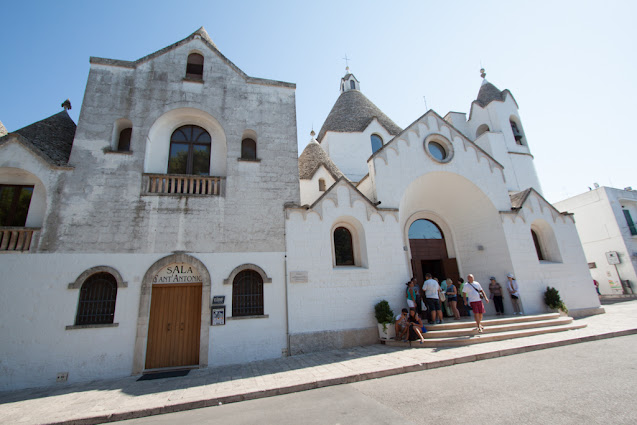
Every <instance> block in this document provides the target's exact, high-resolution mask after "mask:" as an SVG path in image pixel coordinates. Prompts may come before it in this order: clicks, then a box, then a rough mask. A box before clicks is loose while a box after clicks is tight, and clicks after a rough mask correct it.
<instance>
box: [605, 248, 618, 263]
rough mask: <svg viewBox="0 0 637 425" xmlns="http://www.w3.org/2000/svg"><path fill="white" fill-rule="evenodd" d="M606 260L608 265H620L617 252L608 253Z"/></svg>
mask: <svg viewBox="0 0 637 425" xmlns="http://www.w3.org/2000/svg"><path fill="white" fill-rule="evenodd" d="M606 260H608V264H610V265H613V264H619V255H617V251H608V252H607V253H606Z"/></svg>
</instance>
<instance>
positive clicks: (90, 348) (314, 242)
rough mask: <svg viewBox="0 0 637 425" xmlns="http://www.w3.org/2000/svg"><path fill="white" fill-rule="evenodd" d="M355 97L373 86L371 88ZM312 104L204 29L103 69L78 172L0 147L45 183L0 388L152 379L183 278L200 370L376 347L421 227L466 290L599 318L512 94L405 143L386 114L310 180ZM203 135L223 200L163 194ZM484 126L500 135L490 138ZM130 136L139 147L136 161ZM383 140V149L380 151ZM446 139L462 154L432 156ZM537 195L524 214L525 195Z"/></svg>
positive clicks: (18, 273)
mask: <svg viewBox="0 0 637 425" xmlns="http://www.w3.org/2000/svg"><path fill="white" fill-rule="evenodd" d="M192 53H197V54H200V55H202V56H203V57H204V65H203V76H202V78H200V79H192V78H187V77H184V71H185V69H186V63H187V60H188V56H189V55H190V54H192ZM351 82H353V83H354V87H351V84H352V83H351ZM342 83H343V84H344V86H343V89H342V90H344V91H347V90H355V91H360V84H359V82H358V80H356V78H355V77H354V76H353V75H351V74H348V75H347V76H346V78H344V79H343V81H342ZM347 85H349V86H348V87H346V86H347ZM294 89H295V86H294V85H293V84H290V83H283V82H278V81H271V80H263V79H258V78H253V77H249V76H247V75H245V74H244V73H243V72H242V71H241V70H239V69H238V68H237V67H236V66H235V65H234V64H232V63H231V62H229V61H228V60H227V59H226V58H225V57H224V56H223V55H221V54H220V53H219V52H218V50H217V49H216V47H215V46H214V44H213V43H212V41H211V40H210V39H209V37H208V35H207V34H206V33H205V31H204V30H199V31H197V32H195V33H194V34H192V35H191V36H189V37H188V38H186V39H184V40H182V41H180V42H177V43H175V44H174V45H172V46H168V47H166V48H165V49H162V50H160V51H158V52H155V53H153V54H151V55H149V56H146V57H144V58H141V59H139V60H138V61H134V62H127V61H118V60H111V59H100V58H91V70H90V73H89V77H88V83H87V88H86V92H85V96H84V101H83V104H82V112H81V115H80V118H79V122H78V123H77V129H76V131H75V135H74V139H73V145H72V150H71V152H70V157H69V158H68V162H67V163H65V164H64V165H60V164H57V163H54V162H52V161H50V160H47V158H46V155H44V154H42V152H39V151H38V148H37V147H34V146H33V145H32V144H31V143H30V142H29V141H28V140H26V139H25V138H24V137H21V136H19V135H18V134H17V133H9V134H8V135H6V136H3V137H2V138H0V184H3V185H18V184H19V185H33V186H34V192H33V196H32V200H31V204H30V208H29V212H28V217H27V221H26V225H25V227H26V228H33V229H32V230H33V232H34V239H33V242H32V244H31V246H30V248H29V249H28V250H27V251H25V252H12V251H11V250H7V251H5V252H2V253H1V254H0V266H1V267H2V269H3V271H4V273H3V276H2V280H1V281H0V312H1V313H0V314H1V316H0V318H1V319H2V320H0V341H2V344H0V370H1V371H2V374H0V390H10V389H16V388H25V387H34V386H42V385H54V384H55V385H63V384H56V383H55V381H56V377H57V375H58V374H60V373H68V382H80V381H87V380H92V379H104V378H109V377H118V376H127V375H131V374H134V375H135V374H140V373H143V372H144V371H145V370H146V366H145V365H146V363H145V361H147V359H148V347H149V346H150V344H149V339H150V338H151V336H150V329H151V324H150V323H151V321H152V319H151V318H152V314H151V313H152V312H153V311H158V310H153V309H154V308H155V307H153V303H152V301H153V290H154V289H153V288H154V286H153V280H154V278H155V277H156V276H158V275H159V274H160V273H163V272H164V271H165V270H166V267H168V266H169V265H171V264H186V265H188V266H191V267H192V268H193V269H194V270H195V271H196V274H197V276H199V279H200V280H201V281H200V282H197V284H199V283H200V284H201V318H200V319H201V320H200V325H199V328H198V329H196V335H197V336H198V337H199V345H198V347H199V356H198V359H199V361H198V363H197V364H191V366H194V367H207V366H219V365H226V364H231V363H246V362H250V361H254V360H258V359H267V358H275V357H279V356H282V355H288V354H292V355H294V354H297V353H302V352H308V351H314V350H321V349H326V348H331V347H348V346H354V345H361V344H372V343H375V342H376V340H377V327H376V323H375V320H374V314H373V306H374V304H376V303H377V302H378V301H380V300H382V299H386V300H388V301H389V303H390V305H391V307H392V308H393V309H394V311H395V312H398V311H399V310H400V309H401V308H403V307H405V306H406V305H405V304H406V303H405V297H404V288H405V285H404V283H405V282H406V281H407V280H408V279H409V278H410V277H411V276H412V273H413V269H412V260H413V259H414V256H413V253H412V251H411V247H410V246H411V245H410V240H409V236H408V231H409V227H410V225H411V224H412V223H413V222H414V221H416V220H419V219H426V220H431V221H432V222H435V223H436V224H437V226H438V227H439V228H440V230H441V231H442V233H444V243H445V246H444V247H445V249H446V251H445V252H446V254H447V255H448V258H449V259H452V260H453V261H455V263H457V270H458V272H459V274H460V275H461V276H466V275H467V274H469V273H473V274H474V275H475V276H476V280H478V281H480V282H482V283H483V284H485V285H486V284H487V282H488V278H489V276H491V275H494V276H497V277H498V279H499V280H500V282H501V283H502V284H504V281H505V280H506V279H505V276H506V274H507V273H514V274H515V275H516V276H517V278H518V282H519V283H520V285H521V292H522V304H523V307H524V310H525V311H526V312H527V313H537V312H543V311H545V309H546V308H545V306H544V304H543V302H542V299H541V294H542V293H543V291H544V289H545V287H546V286H555V287H556V288H558V289H559V290H560V293H561V294H562V297H563V299H564V301H565V302H566V304H567V306H568V307H569V308H570V309H571V311H572V312H574V314H587V313H589V314H590V313H594V312H596V311H597V309H598V307H599V301H598V299H597V297H596V296H595V294H594V292H592V291H591V289H592V287H591V286H590V285H589V280H590V277H589V275H588V269H587V266H586V260H585V258H584V253H583V251H582V248H581V246H580V245H579V239H578V237H577V232H576V231H575V227H574V226H573V219H572V216H570V215H565V214H560V213H559V212H558V211H557V210H555V209H554V208H553V207H552V206H551V205H550V204H548V203H547V202H546V201H545V200H544V199H543V198H542V196H541V192H540V187H539V183H538V179H537V175H536V173H535V169H534V167H533V157H532V156H531V154H530V151H529V147H528V144H527V143H526V136H524V138H523V139H522V140H523V143H522V145H520V144H518V143H517V142H516V140H515V139H514V136H513V134H512V133H511V128H510V124H509V122H510V120H512V119H513V120H517V124H518V126H519V129H520V130H522V125H521V121H520V119H519V114H518V112H517V105H516V104H515V101H514V100H513V98H512V96H511V95H510V94H509V93H508V92H506V91H505V92H504V97H503V99H504V100H501V101H500V100H498V101H493V102H490V103H489V104H487V105H486V106H485V107H482V106H480V105H478V104H476V103H475V102H474V104H472V107H471V108H472V109H471V115H470V119H469V120H466V118H465V114H462V113H450V114H448V115H447V116H446V117H445V119H443V118H442V117H441V116H439V115H438V114H436V113H435V112H433V111H429V112H428V113H426V114H425V115H423V116H421V117H420V118H418V119H417V120H416V121H414V122H413V123H412V124H411V125H410V126H408V127H407V128H406V129H404V130H403V131H402V132H400V131H399V129H396V128H393V129H392V130H391V131H390V130H388V129H386V128H385V125H387V123H388V122H390V121H387V120H388V118H387V119H386V117H381V118H380V119H377V118H375V117H374V116H372V117H364V116H363V117H359V118H362V121H360V122H364V123H365V126H364V128H362V129H360V131H347V132H338V131H329V130H328V131H327V132H326V133H325V135H324V137H322V139H321V145H320V146H319V148H321V147H322V149H324V152H323V151H321V150H318V151H315V152H318V153H320V155H323V154H324V153H325V152H326V153H327V154H328V156H329V159H330V160H331V161H332V162H333V164H331V165H327V164H326V165H320V166H317V167H315V168H314V167H313V168H311V169H310V170H306V171H307V172H308V173H309V172H310V171H311V173H312V175H311V176H306V177H303V178H300V176H299V170H300V168H301V167H300V164H299V159H298V149H297V141H296V120H295V116H296V115H295V114H296V112H295V97H294V96H295V95H294ZM358 99H359V100H360V99H361V98H360V97H359V98H358ZM365 102H368V101H367V100H365ZM372 106H373V105H372ZM374 108H375V107H374ZM376 111H377V112H379V110H377V109H376ZM377 112H375V113H377ZM368 118H369V119H368ZM383 123H385V124H383ZM184 125H194V126H197V127H200V128H202V129H204V130H206V131H207V133H208V134H209V135H210V139H211V148H210V151H211V157H210V169H209V174H210V176H212V177H215V178H217V179H218V181H219V182H220V183H219V184H220V185H221V190H220V191H219V192H218V193H215V194H213V195H211V194H202V193H185V192H184V193H174V191H172V190H173V189H171V192H161V193H159V192H156V191H154V190H155V189H153V184H152V183H150V181H151V180H150V179H151V178H153V176H159V177H160V178H168V177H170V176H169V175H167V172H168V161H169V156H170V149H171V141H170V139H171V135H172V134H173V133H174V132H175V130H176V129H178V128H180V127H181V126H184ZM391 125H394V126H395V124H393V123H391ZM481 125H487V126H488V127H489V129H488V131H486V132H484V133H483V134H481V135H480V136H479V137H477V138H476V135H475V134H476V133H477V132H478V129H479V127H480V126H481ZM126 128H132V137H131V141H130V150H129V151H124V152H118V151H117V148H118V138H119V134H120V132H121V131H122V130H123V129H126ZM373 134H377V135H379V136H380V137H381V138H382V139H383V147H382V148H381V149H379V150H378V151H377V152H375V153H372V147H371V136H372V135H373ZM245 138H250V139H252V140H254V141H256V145H257V147H256V158H249V159H248V158H244V157H243V156H242V155H243V154H242V141H243V139H245ZM310 143H312V144H317V143H318V142H317V141H316V140H312V141H311V142H310ZM435 144H437V145H439V146H441V147H442V148H443V149H444V151H445V153H446V157H445V158H444V159H442V160H440V159H436V157H435V156H434V154H432V152H431V151H430V148H431V147H432V146H434V145H435ZM313 148H316V145H313ZM334 164H335V165H336V167H337V168H338V170H336V171H337V172H336V173H335V172H334ZM339 172H340V173H343V174H344V175H345V177H341V174H340V173H339ZM186 177H188V178H194V177H193V176H186ZM353 182H360V183H359V184H358V186H357V185H356V184H355V183H353ZM529 188H531V189H529ZM526 189H529V190H528V191H527V192H524V194H525V196H524V198H523V199H522V198H521V197H520V196H518V197H517V198H515V196H514V197H512V196H511V195H512V194H513V193H514V192H515V193H518V194H520V193H522V191H524V190H526ZM514 198H515V199H517V201H514ZM520 199H522V200H520ZM516 202H518V203H519V205H518V203H516ZM636 215H637V213H636ZM340 228H342V229H345V230H346V231H347V232H348V233H349V234H350V235H351V238H352V264H348V265H341V264H339V263H338V261H339V260H337V258H336V257H337V255H336V253H335V239H334V233H335V231H336V229H340ZM532 229H533V230H534V232H535V233H536V234H538V235H539V238H540V242H541V245H542V246H543V248H544V250H545V257H546V260H542V261H541V260H539V259H538V255H537V254H536V252H535V247H534V244H533V240H532V237H531V230H532ZM5 230H6V229H3V228H0V231H5ZM246 270H248V271H252V272H254V273H257V274H258V275H259V276H260V278H261V280H262V282H263V284H262V288H263V303H262V305H263V314H258V315H244V316H238V315H237V316H236V317H233V314H232V311H233V303H234V300H233V295H235V294H234V289H233V288H234V283H235V279H238V276H239V275H240V274H241V273H242V272H243V271H246ZM96 273H109V274H110V275H111V276H113V279H114V280H115V281H116V283H117V297H116V302H115V310H114V311H115V313H114V319H113V323H102V324H95V325H86V324H78V323H77V320H78V319H77V315H78V311H79V307H78V305H79V300H80V299H81V295H80V294H81V290H82V289H81V288H83V287H84V283H85V282H87V281H88V280H89V277H90V276H94V275H95V274H96ZM439 277H441V278H442V277H444V276H439ZM177 286H178V285H177ZM215 296H225V301H224V305H225V307H226V322H225V325H220V326H212V323H211V308H213V297H215ZM237 303H238V301H237ZM196 306H197V307H198V305H196ZM492 308H493V307H492V305H489V306H488V313H492V312H493V311H492ZM505 309H508V310H509V311H511V306H510V303H509V300H508V299H506V297H505ZM197 311H198V310H197Z"/></svg>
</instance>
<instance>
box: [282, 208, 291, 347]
mask: <svg viewBox="0 0 637 425" xmlns="http://www.w3.org/2000/svg"><path fill="white" fill-rule="evenodd" d="M286 214H287V211H286V207H285V205H284V206H283V243H284V249H285V252H284V254H283V272H284V273H283V274H284V276H285V278H284V282H285V341H286V347H287V348H286V353H285V355H286V356H289V355H290V309H289V307H288V238H287V234H286V229H285V221H286Z"/></svg>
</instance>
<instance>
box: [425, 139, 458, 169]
mask: <svg viewBox="0 0 637 425" xmlns="http://www.w3.org/2000/svg"><path fill="white" fill-rule="evenodd" d="M423 147H424V148H425V153H426V154H427V156H429V157H430V158H431V159H433V160H434V161H436V162H441V163H443V164H444V163H447V162H449V161H451V158H452V157H453V145H452V144H451V142H449V140H447V138H446V137H444V136H442V135H440V134H432V135H430V136H428V137H427V138H425V141H424V143H423Z"/></svg>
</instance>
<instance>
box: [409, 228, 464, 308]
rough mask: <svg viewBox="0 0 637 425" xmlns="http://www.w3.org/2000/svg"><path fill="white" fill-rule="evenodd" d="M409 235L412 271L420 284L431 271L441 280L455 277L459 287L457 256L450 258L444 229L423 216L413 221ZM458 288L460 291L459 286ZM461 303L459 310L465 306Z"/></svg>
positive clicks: (455, 282)
mask: <svg viewBox="0 0 637 425" xmlns="http://www.w3.org/2000/svg"><path fill="white" fill-rule="evenodd" d="M408 237H409V248H410V251H411V266H412V273H413V276H415V277H416V279H417V280H418V284H419V285H420V286H421V287H422V283H423V282H424V280H425V275H426V274H427V273H431V275H432V276H433V277H437V278H438V280H439V281H441V282H442V280H443V279H447V278H451V279H453V282H454V284H455V285H456V287H457V283H458V279H459V278H460V274H459V272H458V264H457V262H456V259H455V258H449V255H448V252H447V244H446V241H445V235H444V232H443V231H442V229H441V228H440V227H439V226H438V225H437V224H436V223H435V222H434V221H432V220H427V219H424V218H421V219H417V220H415V221H414V222H412V223H411V225H410V226H409V231H408ZM457 289H458V292H460V291H459V288H457ZM461 304H462V303H461V302H459V303H458V309H459V310H461V308H463V307H464V306H463V305H462V306H461ZM461 314H463V313H462V310H461Z"/></svg>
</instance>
